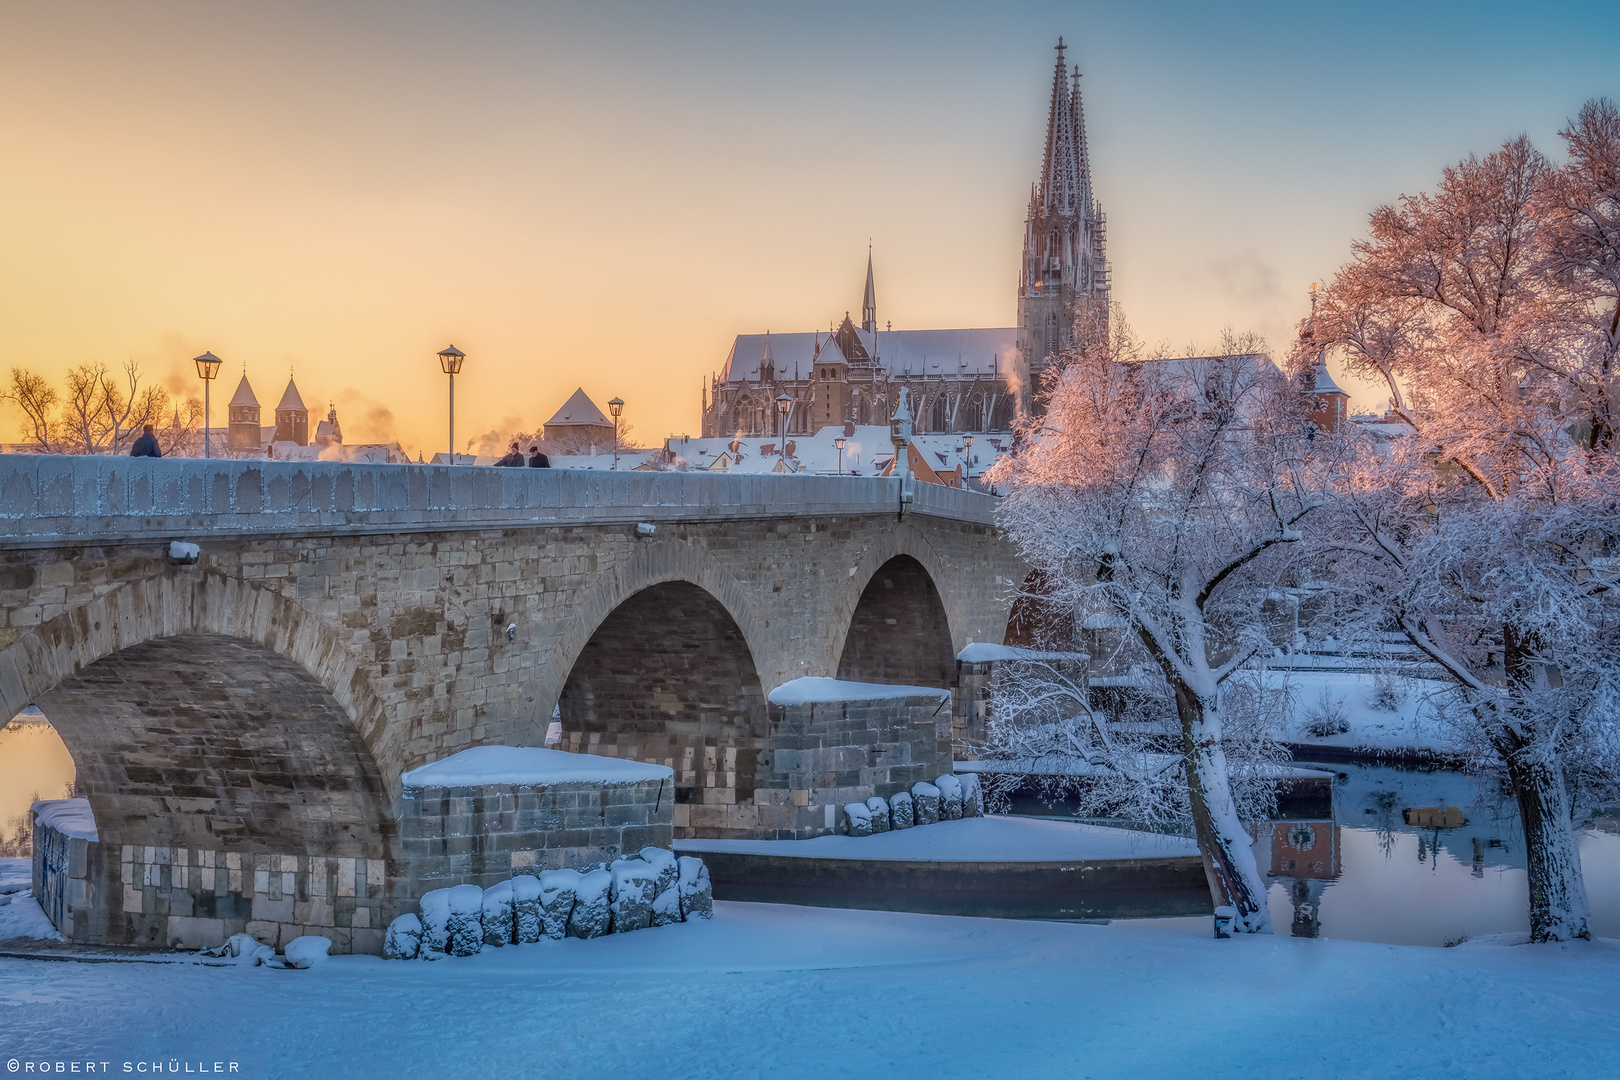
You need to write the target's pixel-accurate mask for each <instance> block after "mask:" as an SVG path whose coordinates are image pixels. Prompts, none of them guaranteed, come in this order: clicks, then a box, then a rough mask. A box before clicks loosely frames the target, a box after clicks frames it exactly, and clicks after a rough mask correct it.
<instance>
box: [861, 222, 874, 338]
mask: <svg viewBox="0 0 1620 1080" xmlns="http://www.w3.org/2000/svg"><path fill="white" fill-rule="evenodd" d="M861 329H862V330H865V331H866V332H867V333H869V334H873V333H876V332H877V290H876V289H875V288H874V287H873V285H872V242H871V241H870V240H868V241H867V243H866V297H865V298H864V299H863V300H862V301H861Z"/></svg>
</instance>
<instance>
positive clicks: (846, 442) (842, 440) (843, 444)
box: [833, 435, 849, 450]
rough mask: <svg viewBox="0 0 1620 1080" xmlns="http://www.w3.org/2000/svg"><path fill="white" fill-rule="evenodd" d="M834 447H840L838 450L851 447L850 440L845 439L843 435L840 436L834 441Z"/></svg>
mask: <svg viewBox="0 0 1620 1080" xmlns="http://www.w3.org/2000/svg"><path fill="white" fill-rule="evenodd" d="M833 445H834V446H836V447H838V449H840V450H842V449H843V448H844V447H846V446H848V445H849V440H847V439H845V438H844V437H843V436H842V435H840V436H838V438H836V439H834V440H833Z"/></svg>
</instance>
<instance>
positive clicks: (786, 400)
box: [776, 394, 793, 454]
mask: <svg viewBox="0 0 1620 1080" xmlns="http://www.w3.org/2000/svg"><path fill="white" fill-rule="evenodd" d="M792 409H793V399H792V398H790V397H788V396H787V395H786V394H782V395H780V396H779V397H777V399H776V415H777V416H779V417H781V418H782V419H781V422H780V423H779V424H778V425H777V428H778V430H777V432H776V433H777V434H778V435H779V436H781V438H782V447H783V453H784V454H785V453H786V452H787V418H788V413H789V412H790V411H792Z"/></svg>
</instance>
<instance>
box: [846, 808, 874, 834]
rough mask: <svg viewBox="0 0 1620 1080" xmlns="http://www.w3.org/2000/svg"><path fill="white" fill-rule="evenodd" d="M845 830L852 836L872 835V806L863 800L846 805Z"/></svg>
mask: <svg viewBox="0 0 1620 1080" xmlns="http://www.w3.org/2000/svg"><path fill="white" fill-rule="evenodd" d="M844 831H845V832H846V833H848V834H849V835H850V836H871V835H872V808H871V807H869V806H867V805H866V804H865V803H863V802H852V803H849V804H847V805H846V806H845V807H844Z"/></svg>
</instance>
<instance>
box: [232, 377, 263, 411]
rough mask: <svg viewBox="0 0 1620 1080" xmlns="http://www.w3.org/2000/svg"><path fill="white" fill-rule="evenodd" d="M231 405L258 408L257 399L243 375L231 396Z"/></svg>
mask: <svg viewBox="0 0 1620 1080" xmlns="http://www.w3.org/2000/svg"><path fill="white" fill-rule="evenodd" d="M231 404H232V405H238V406H241V405H252V406H254V407H255V408H256V407H257V406H258V404H259V399H258V397H257V396H256V395H255V394H254V393H253V387H251V386H249V385H248V381H247V376H246V375H243V376H242V381H241V382H239V383H237V384H236V393H234V394H232V395H231Z"/></svg>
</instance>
